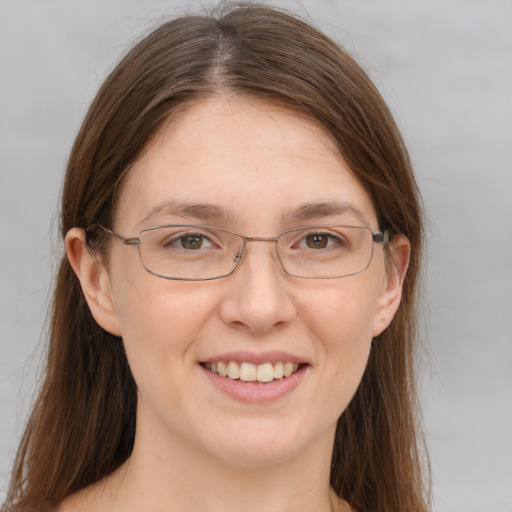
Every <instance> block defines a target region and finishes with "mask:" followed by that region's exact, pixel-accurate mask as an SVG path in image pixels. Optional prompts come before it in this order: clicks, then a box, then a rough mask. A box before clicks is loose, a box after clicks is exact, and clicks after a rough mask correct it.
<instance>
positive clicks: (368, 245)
mask: <svg viewBox="0 0 512 512" xmlns="http://www.w3.org/2000/svg"><path fill="white" fill-rule="evenodd" d="M98 226H99V227H100V228H101V229H102V230H103V231H105V232H106V233H108V234H109V235H112V236H113V237H115V238H117V239H118V240H119V241H121V242H122V243H123V244H125V245H136V246H138V249H139V256H140V259H141V261H142V264H143V265H144V268H145V269H146V270H147V271H148V272H149V273H150V274H153V275H155V276H158V277H162V278H164V279H177V280H184V281H203V280H211V279H220V278H222V277H226V276H229V275H230V274H232V273H233V272H234V270H235V268H236V267H237V266H238V264H239V263H240V262H241V261H242V258H243V255H244V253H245V250H246V248H247V245H248V244H249V243H250V242H275V244H276V253H277V256H278V259H279V261H280V262H281V265H282V267H283V269H284V271H285V272H286V273H287V274H288V275H290V276H294V277H300V278H305V279H333V278H338V277H345V276H350V275H354V274H358V273H360V272H363V271H364V270H366V269H367V268H368V266H369V265H370V261H371V259H372V254H373V244H374V243H378V244H385V243H388V242H389V240H390V237H389V233H388V232H384V233H373V232H372V231H371V230H370V228H369V227H367V226H307V227H299V228H294V229H289V230H287V231H284V232H283V233H281V234H280V235H278V236H277V237H259V236H244V235H239V234H237V233H234V232H233V231H229V230H228V229H223V228H216V227H212V226H196V225H189V224H172V225H165V226H151V227H148V228H145V229H143V230H142V231H141V232H140V233H139V235H138V236H136V237H132V238H126V237H124V236H121V235H119V234H118V233H115V232H114V231H111V230H110V229H107V228H105V227H103V226H101V225H99V224H98Z"/></svg>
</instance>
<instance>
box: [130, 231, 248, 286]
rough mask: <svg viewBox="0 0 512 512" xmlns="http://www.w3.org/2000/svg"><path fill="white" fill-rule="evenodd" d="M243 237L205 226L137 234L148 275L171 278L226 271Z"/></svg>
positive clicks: (210, 276) (210, 275) (232, 264)
mask: <svg viewBox="0 0 512 512" xmlns="http://www.w3.org/2000/svg"><path fill="white" fill-rule="evenodd" d="M242 245H243V239H242V238H241V237H239V236H237V235H235V234H234V233H230V232H229V231H225V230H222V229H214V228H209V227H205V226H189V225H175V226H163V227H153V228H148V229H146V230H144V231H142V233H141V234H140V245H139V250H140V256H141V260H142V263H143V265H144V266H145V267H146V269H147V270H148V271H149V272H151V273H152V274H156V275H158V276H160V277H167V278H174V279H213V278H217V277H222V276H225V275H228V274H230V273H231V272H232V271H233V269H234V268H235V266H236V262H237V260H236V258H235V254H237V253H238V252H240V251H241V249H242Z"/></svg>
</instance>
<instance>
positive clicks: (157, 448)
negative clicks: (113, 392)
mask: <svg viewBox="0 0 512 512" xmlns="http://www.w3.org/2000/svg"><path fill="white" fill-rule="evenodd" d="M333 437H334V431H333V432H332V433H329V435H328V436H325V437H324V438H321V439H319V440H318V441H317V442H315V443H314V444H312V445H311V446H310V447H308V449H307V450H305V451H302V452H301V453H300V454H296V455H294V456H291V457H289V458H286V459H285V460H282V461H277V462H273V463H272V464H265V465H264V464H260V465H254V466H248V465H242V464H233V465H231V464H230V463H228V462H226V461H222V460H219V459H218V458H215V457H212V456H211V455H210V454H208V453H205V452H204V451H202V450H200V449H197V448H195V447H191V446H190V445H189V444H186V443H183V442H182V441H181V440H180V439H176V438H174V437H173V436H172V435H169V432H168V431H167V432H166V435H165V436H163V437H160V436H155V432H154V431H153V430H152V431H151V432H145V431H144V429H143V428H139V429H138V430H137V437H136V442H135V446H134V450H133V453H132V455H131V457H130V459H129V460H128V461H127V462H126V463H125V464H124V465H123V466H122V467H121V468H120V469H119V470H118V471H116V472H115V473H114V474H113V475H112V476H111V477H109V478H108V479H107V480H106V481H105V485H104V490H103V493H102V501H104V502H109V504H108V506H106V507H105V509H109V510H111V509H115V510H123V511H125V512H131V511H140V510H150V511H152V512H173V511H177V510H179V511H180V512H196V511H197V510H201V511H202V512H220V511H222V512H235V511H236V512H239V511H240V510H244V512H256V511H258V512H259V511H261V510H265V511H266V512H292V511H293V512H302V511H304V512H306V511H308V512H309V511H311V510H315V511H318V512H331V511H333V510H338V509H337V506H338V505H337V498H336V497H335V495H334V493H333V492H332V490H331V489H330V487H329V473H330V459H331V451H332V443H333ZM155 439H158V441H159V442H155ZM105 491H106V492H105ZM339 510H341V509H339Z"/></svg>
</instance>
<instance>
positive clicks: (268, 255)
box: [219, 240, 296, 334]
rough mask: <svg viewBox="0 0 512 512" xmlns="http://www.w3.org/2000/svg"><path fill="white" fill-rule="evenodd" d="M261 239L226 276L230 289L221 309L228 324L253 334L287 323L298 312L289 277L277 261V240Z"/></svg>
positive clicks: (221, 313) (245, 252)
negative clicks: (266, 240)
mask: <svg viewBox="0 0 512 512" xmlns="http://www.w3.org/2000/svg"><path fill="white" fill-rule="evenodd" d="M260 242H265V240H260ZM260 242H258V243H251V244H248V246H247V247H246V249H245V251H244V254H243V256H242V261H241V262H240V263H239V265H238V267H237V269H236V270H235V272H234V273H233V274H232V275H231V276H229V277H228V278H227V281H226V283H227V284H229V286H228V291H227V292H226V295H225V297H224V298H223V300H222V301H221V304H220V309H219V312H220V317H221V319H222V321H223V322H224V323H225V324H227V325H229V326H230V327H232V328H237V329H240V330H245V331H248V332H251V333H254V334H261V333H265V332H268V331H272V330H274V329H278V328H281V327H284V326H285V325H287V324H289V323H290V322H291V321H292V320H293V319H294V318H295V316H296V308H295V303H294V301H293V297H292V296H291V294H290V289H289V288H290V286H289V285H290V283H289V280H290V278H289V276H287V275H286V274H285V272H284V270H283V268H282V266H281V264H280V262H279V261H278V258H277V255H276V253H275V244H272V243H270V244H269V243H260Z"/></svg>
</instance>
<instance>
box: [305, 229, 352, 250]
mask: <svg viewBox="0 0 512 512" xmlns="http://www.w3.org/2000/svg"><path fill="white" fill-rule="evenodd" d="M344 245H346V242H345V241H344V240H343V239H342V238H341V237H340V236H337V235H334V234H333V233H308V234H307V235H306V236H304V238H302V239H301V240H300V241H299V244H298V246H299V247H302V248H307V249H316V250H318V249H328V248H330V247H333V246H344Z"/></svg>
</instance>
